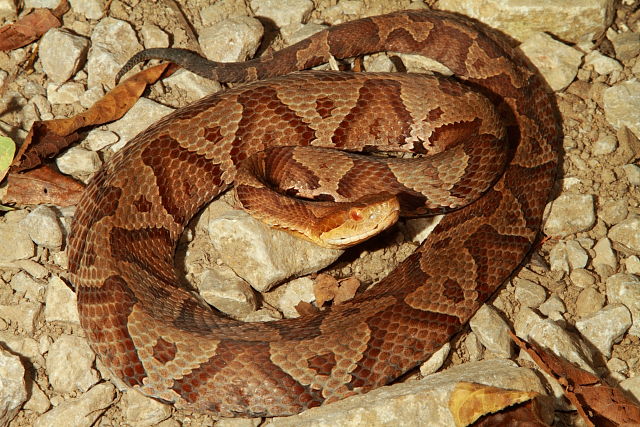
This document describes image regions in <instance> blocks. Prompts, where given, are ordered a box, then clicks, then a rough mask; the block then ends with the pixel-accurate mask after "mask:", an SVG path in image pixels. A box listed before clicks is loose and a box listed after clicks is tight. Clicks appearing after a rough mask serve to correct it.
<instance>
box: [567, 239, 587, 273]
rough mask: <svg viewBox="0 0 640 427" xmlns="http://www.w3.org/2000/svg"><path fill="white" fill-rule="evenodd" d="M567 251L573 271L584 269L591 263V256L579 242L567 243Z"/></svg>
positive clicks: (570, 241)
mask: <svg viewBox="0 0 640 427" xmlns="http://www.w3.org/2000/svg"><path fill="white" fill-rule="evenodd" d="M566 251H567V259H568V261H569V266H570V267H571V269H577V268H584V267H586V266H587V262H589V255H588V254H587V251H585V250H584V248H583V247H582V246H581V245H580V243H579V242H578V241H577V240H569V241H567V242H566Z"/></svg>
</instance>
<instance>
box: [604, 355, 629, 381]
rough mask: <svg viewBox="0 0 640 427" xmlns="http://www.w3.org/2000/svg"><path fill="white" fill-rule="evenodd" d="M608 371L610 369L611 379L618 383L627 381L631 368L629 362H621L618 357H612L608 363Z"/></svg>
mask: <svg viewBox="0 0 640 427" xmlns="http://www.w3.org/2000/svg"><path fill="white" fill-rule="evenodd" d="M607 369H609V372H610V373H611V377H612V378H613V379H614V380H615V381H616V382H620V381H623V380H624V379H626V378H627V374H628V373H629V366H628V365H627V362H625V361H624V360H620V359H618V358H617V357H612V358H611V359H609V360H608V361H607Z"/></svg>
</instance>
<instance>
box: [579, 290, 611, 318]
mask: <svg viewBox="0 0 640 427" xmlns="http://www.w3.org/2000/svg"><path fill="white" fill-rule="evenodd" d="M604 302H605V297H604V295H602V294H601V293H600V292H598V290H597V289H595V288H592V287H588V288H585V289H583V290H582V291H581V292H580V294H579V295H578V298H576V314H577V315H578V316H579V317H585V316H589V315H590V314H593V313H595V312H596V311H598V310H600V309H601V308H602V307H604Z"/></svg>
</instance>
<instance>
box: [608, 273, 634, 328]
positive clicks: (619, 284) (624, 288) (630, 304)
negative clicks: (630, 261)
mask: <svg viewBox="0 0 640 427" xmlns="http://www.w3.org/2000/svg"><path fill="white" fill-rule="evenodd" d="M606 285H607V300H608V301H609V304H615V303H622V304H624V305H625V306H626V307H627V308H628V309H629V311H630V312H631V318H632V320H633V325H632V326H631V328H630V329H629V333H630V334H631V335H635V336H637V337H640V278H638V276H635V275H633V274H625V273H618V274H614V275H613V276H611V277H609V278H608V279H607V281H606Z"/></svg>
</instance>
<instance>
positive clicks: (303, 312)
mask: <svg viewBox="0 0 640 427" xmlns="http://www.w3.org/2000/svg"><path fill="white" fill-rule="evenodd" d="M295 309H296V311H297V312H298V314H299V315H300V316H313V315H314V314H318V312H319V310H318V309H317V308H315V307H314V306H313V305H312V304H310V303H308V302H306V301H300V302H299V303H298V305H296V306H295Z"/></svg>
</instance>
